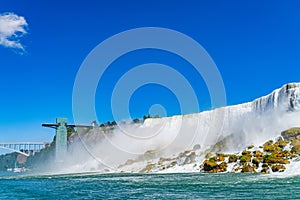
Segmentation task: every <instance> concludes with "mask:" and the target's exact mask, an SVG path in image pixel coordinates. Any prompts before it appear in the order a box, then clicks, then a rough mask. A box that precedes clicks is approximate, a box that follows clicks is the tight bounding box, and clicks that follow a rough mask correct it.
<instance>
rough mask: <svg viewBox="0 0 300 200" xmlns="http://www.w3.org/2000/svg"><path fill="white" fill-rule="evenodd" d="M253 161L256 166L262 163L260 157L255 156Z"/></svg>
mask: <svg viewBox="0 0 300 200" xmlns="http://www.w3.org/2000/svg"><path fill="white" fill-rule="evenodd" d="M252 163H253V164H255V165H256V166H258V165H259V163H260V159H259V158H253V159H252Z"/></svg>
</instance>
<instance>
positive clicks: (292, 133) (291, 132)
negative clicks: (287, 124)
mask: <svg viewBox="0 0 300 200" xmlns="http://www.w3.org/2000/svg"><path fill="white" fill-rule="evenodd" d="M298 135H300V128H299V127H295V128H291V129H288V130H285V131H282V132H281V136H282V137H283V138H284V140H286V141H288V142H289V141H291V139H295V138H296V137H297V136H298Z"/></svg>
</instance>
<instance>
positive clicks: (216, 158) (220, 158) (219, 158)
mask: <svg viewBox="0 0 300 200" xmlns="http://www.w3.org/2000/svg"><path fill="white" fill-rule="evenodd" d="M209 160H211V161H215V162H221V161H224V160H225V157H224V154H221V153H220V154H217V155H216V156H213V157H211V158H210V159H209Z"/></svg>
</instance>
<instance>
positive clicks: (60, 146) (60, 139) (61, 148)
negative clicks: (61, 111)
mask: <svg viewBox="0 0 300 200" xmlns="http://www.w3.org/2000/svg"><path fill="white" fill-rule="evenodd" d="M56 123H57V124H58V127H57V129H56V139H55V151H56V152H55V153H56V155H55V158H56V162H63V161H64V159H65V156H66V154H67V119H66V118H57V119H56Z"/></svg>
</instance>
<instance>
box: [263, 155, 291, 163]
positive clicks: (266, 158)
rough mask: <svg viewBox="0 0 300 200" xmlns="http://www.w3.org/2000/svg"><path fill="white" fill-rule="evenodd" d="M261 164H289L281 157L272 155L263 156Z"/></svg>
mask: <svg viewBox="0 0 300 200" xmlns="http://www.w3.org/2000/svg"><path fill="white" fill-rule="evenodd" d="M263 162H264V163H268V164H289V163H290V161H289V160H287V159H284V158H282V157H278V156H276V155H274V154H271V155H265V156H264V160H263Z"/></svg>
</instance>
